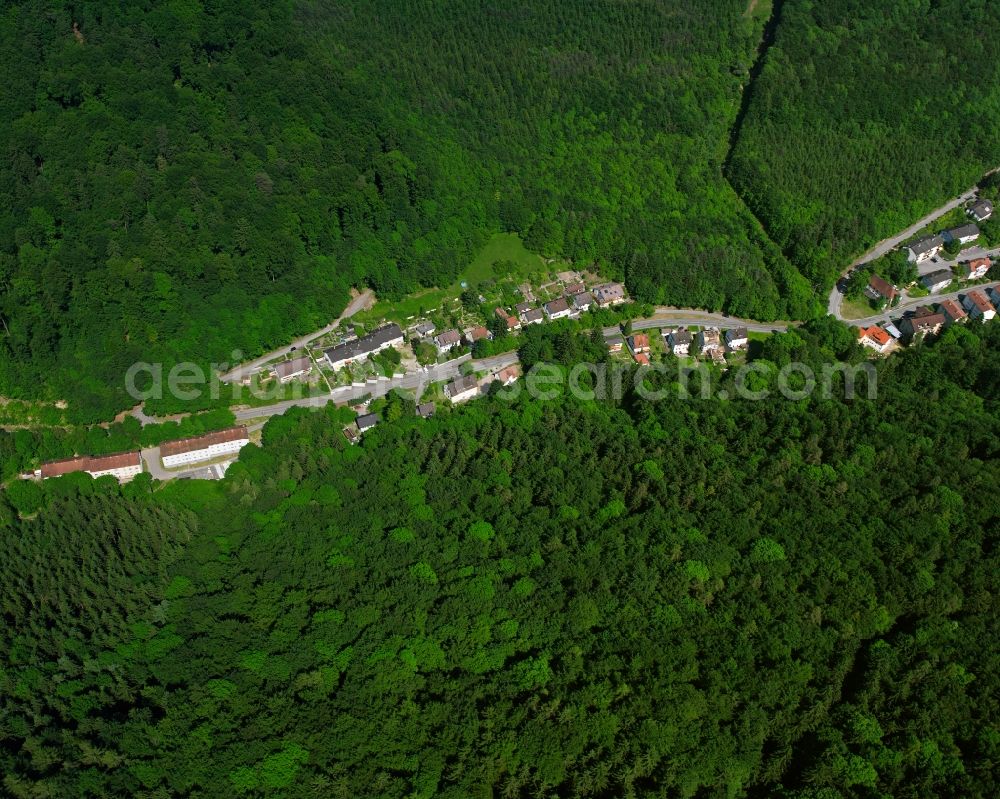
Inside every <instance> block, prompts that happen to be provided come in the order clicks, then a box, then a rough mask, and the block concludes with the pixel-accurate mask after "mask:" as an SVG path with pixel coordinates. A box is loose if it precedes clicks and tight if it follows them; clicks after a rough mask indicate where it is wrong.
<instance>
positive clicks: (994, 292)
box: [986, 286, 1000, 305]
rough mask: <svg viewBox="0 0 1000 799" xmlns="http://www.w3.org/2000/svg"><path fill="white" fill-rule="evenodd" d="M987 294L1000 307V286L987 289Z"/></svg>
mask: <svg viewBox="0 0 1000 799" xmlns="http://www.w3.org/2000/svg"><path fill="white" fill-rule="evenodd" d="M986 294H987V295H988V296H989V298H990V299H991V300H993V302H994V303H995V304H998V305H1000V286H990V287H989V288H988V289H986Z"/></svg>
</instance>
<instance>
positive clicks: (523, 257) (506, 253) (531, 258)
mask: <svg viewBox="0 0 1000 799" xmlns="http://www.w3.org/2000/svg"><path fill="white" fill-rule="evenodd" d="M497 261H509V262H510V263H511V264H513V265H514V267H513V268H512V269H511V270H510V271H506V270H505V271H504V272H502V273H501V274H497V273H496V271H495V270H494V268H493V264H494V263H495V262H497ZM546 271H548V269H547V267H546V266H545V260H544V259H543V258H542V256H540V255H536V254H535V253H533V252H528V250H527V249H525V246H524V243H523V242H522V241H521V237H520V236H518V235H517V234H516V233H495V234H494V235H493V236H492V237H491V238H490V240H489V241H488V242H486V244H484V245H483V248H482V249H481V250H480V251H479V252H478V253H477V254H476V257H475V258H473V259H472V263H471V264H469V266H468V267H466V269H465V271H464V272H463V273H462V274H461V275H460V276H459V281H462V280H464V281H466V282H467V283H468V284H469V285H470V286H473V287H475V285H476V284H477V283H482V282H483V281H484V280H498V279H502V278H512V279H515V280H516V279H519V278H526V277H529V276H530V275H532V274H533V273H536V272H546Z"/></svg>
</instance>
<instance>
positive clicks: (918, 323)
mask: <svg viewBox="0 0 1000 799" xmlns="http://www.w3.org/2000/svg"><path fill="white" fill-rule="evenodd" d="M944 323H945V318H944V315H943V314H939V313H934V312H933V311H932V310H931V309H930V308H927V307H924V308H920V309H918V310H917V312H916V314H915V315H913V316H908V317H906V318H904V319H903V321H902V325H903V332H905V333H906V334H907V335H909V336H910V338H911V339H919V338H923V337H924V336H928V335H937V334H938V333H940V332H941V328H942V327H944Z"/></svg>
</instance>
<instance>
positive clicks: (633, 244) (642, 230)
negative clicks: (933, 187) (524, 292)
mask: <svg viewBox="0 0 1000 799" xmlns="http://www.w3.org/2000/svg"><path fill="white" fill-rule="evenodd" d="M745 12H746V3H745V2H744V0H725V2H721V3H720V2H719V1H718V0H698V1H697V2H692V1H691V0H683V2H682V1H681V0H642V2H637V3H629V4H622V3H620V2H617V0H599V2H593V3H587V4H577V3H564V2H557V0H546V1H545V2H531V3H526V2H523V1H522V0H499V1H498V0H490V2H468V1H467V0H461V2H459V1H458V0H452V1H451V2H427V0H383V1H382V2H377V3H367V2H366V3H362V2H358V1H357V0H340V2H329V3H320V2H310V1H309V0H279V1H278V2H273V3H245V2H239V3H237V2H234V1H233V0H205V2H164V3H153V2H149V3H133V2H124V1H123V0H118V1H117V2H106V0H101V2H96V0H82V1H81V2H75V3H73V4H71V5H67V4H64V3H57V2H53V1H52V0H24V1H23V2H14V3H8V4H5V7H4V9H3V10H2V11H0V67H2V71H3V74H4V75H5V77H6V80H4V81H3V82H2V83H0V146H2V148H3V152H4V157H5V162H6V163H7V164H8V167H9V168H8V169H5V170H2V171H0V321H2V326H0V396H16V397H39V396H40V397H44V398H47V399H64V400H68V401H69V403H70V414H71V415H72V416H73V418H74V419H75V420H77V421H96V420H101V419H107V418H110V417H111V416H112V415H113V412H115V411H117V410H120V409H122V408H124V407H127V406H128V405H129V404H130V402H129V399H128V397H126V396H125V394H124V388H123V385H122V383H123V378H122V375H123V374H124V372H125V370H126V368H127V367H128V366H129V365H130V364H132V363H133V362H135V361H139V360H145V361H165V362H167V363H172V362H174V361H177V360H194V361H197V362H199V363H202V364H205V365H207V364H208V363H210V362H216V363H220V362H228V361H230V360H231V354H232V351H233V350H234V349H236V348H239V349H240V350H242V351H243V352H244V353H257V352H260V351H262V350H264V349H266V348H268V347H270V346H273V345H277V344H279V343H284V342H286V341H287V340H288V339H289V338H290V337H291V336H292V334H293V333H295V332H301V331H306V330H309V329H314V328H316V327H318V326H320V325H321V324H323V323H326V322H328V321H329V320H330V319H331V318H333V317H335V316H336V314H337V312H338V311H339V310H340V309H341V308H342V307H343V306H344V304H345V302H346V299H347V296H348V289H349V287H351V286H354V285H361V284H367V285H369V286H371V287H373V288H375V289H376V290H377V291H378V292H379V293H380V294H382V295H383V296H385V297H390V298H391V297H393V296H399V295H400V294H402V293H405V292H408V291H411V290H414V289H416V288H419V287H420V286H431V285H445V284H448V283H449V282H450V281H451V280H453V279H454V277H455V276H456V274H457V273H458V272H459V270H461V269H462V268H463V267H464V266H466V265H467V264H468V263H469V260H470V258H471V256H472V254H473V253H474V251H475V249H476V247H477V246H478V245H479V244H480V243H481V242H482V240H483V239H484V237H485V235H486V234H487V233H488V232H490V231H493V230H498V229H504V230H512V231H517V232H520V233H522V234H523V235H524V237H525V239H526V241H527V242H528V244H529V245H530V246H531V247H532V248H533V249H535V250H536V251H538V252H541V253H544V254H546V255H559V256H565V257H569V258H571V259H574V260H575V261H577V262H580V263H581V264H584V265H586V264H589V263H590V262H592V261H598V262H600V263H601V264H602V265H603V268H604V270H605V271H606V272H607V273H608V274H609V275H611V276H616V277H621V278H624V279H626V280H627V281H628V283H629V286H630V288H631V289H632V291H633V293H634V294H635V295H636V296H638V297H639V298H640V299H642V300H645V301H650V302H672V303H684V304H688V305H694V306H704V307H710V308H720V307H724V308H726V309H727V310H729V311H730V312H732V313H735V314H740V315H746V316H754V317H760V318H766V319H772V318H777V317H805V316H807V315H808V314H809V313H810V312H811V310H812V305H811V300H810V297H809V289H808V286H807V284H806V283H805V281H804V280H802V279H801V277H800V276H799V275H798V273H797V272H796V271H795V270H794V269H793V268H792V267H791V266H790V265H789V263H788V262H787V261H786V260H785V259H784V258H783V256H782V255H781V253H780V252H779V251H778V249H777V248H776V247H775V246H774V245H773V244H771V243H770V242H769V241H768V240H767V238H766V236H765V235H764V234H763V232H762V230H761V229H760V227H759V225H758V224H757V223H756V221H755V220H754V218H753V217H752V215H751V214H750V213H749V212H748V210H747V209H746V208H745V207H744V206H743V205H742V203H741V201H740V200H739V199H738V197H737V196H736V194H735V193H734V192H733V191H732V189H731V188H730V187H729V185H728V183H727V182H726V181H725V180H724V179H723V177H722V173H721V163H722V161H723V159H724V157H725V153H726V148H727V145H728V132H729V127H730V125H731V124H732V122H733V120H734V119H735V117H736V115H737V111H738V107H739V102H740V84H741V82H742V81H743V80H745V78H746V75H747V72H748V69H749V66H750V63H751V61H752V59H753V54H754V49H755V47H756V45H757V42H758V41H759V39H760V34H761V29H762V25H763V20H762V18H761V16H760V15H759V14H757V15H749V16H748V15H747V14H746V13H745Z"/></svg>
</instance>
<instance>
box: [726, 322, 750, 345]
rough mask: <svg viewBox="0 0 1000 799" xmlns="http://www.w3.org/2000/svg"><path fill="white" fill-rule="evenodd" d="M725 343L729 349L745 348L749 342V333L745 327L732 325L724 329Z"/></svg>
mask: <svg viewBox="0 0 1000 799" xmlns="http://www.w3.org/2000/svg"><path fill="white" fill-rule="evenodd" d="M726 344H727V345H729V349H731V350H745V349H746V348H747V347H748V346H749V344H750V334H749V333H748V332H747V329H746V328H745V327H734V328H733V329H732V330H727V331H726Z"/></svg>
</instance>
